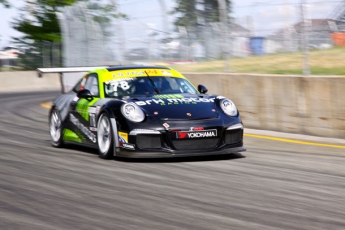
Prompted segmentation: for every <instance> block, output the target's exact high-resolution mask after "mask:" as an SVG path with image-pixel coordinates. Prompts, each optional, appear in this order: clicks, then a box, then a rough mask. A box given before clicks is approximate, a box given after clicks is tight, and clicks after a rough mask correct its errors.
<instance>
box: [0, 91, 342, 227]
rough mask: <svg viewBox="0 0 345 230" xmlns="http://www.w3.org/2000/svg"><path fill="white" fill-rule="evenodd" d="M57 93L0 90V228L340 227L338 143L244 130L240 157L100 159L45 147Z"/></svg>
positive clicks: (75, 150)
mask: <svg viewBox="0 0 345 230" xmlns="http://www.w3.org/2000/svg"><path fill="white" fill-rule="evenodd" d="M56 94H57V92H36V93H21V94H19V95H15V94H0V229H5V230H7V229H11V230H12V229H35V230H40V229H42V230H48V229H126V230H127V229H150V230H152V229H162V230H163V229H164V230H170V229H198V230H199V229H200V230H203V229H205V230H206V229H207V230H208V229H212V230H213V229H221V230H225V229H240V230H243V229H260V230H270V229H272V230H273V229H274V230H277V229H289V230H290V229H306V230H311V229H320V230H331V229H339V230H342V229H345V163H344V160H345V158H344V157H345V151H344V149H335V148H328V147H314V146H304V145H298V144H291V143H283V142H275V141H270V140H263V139H256V138H252V137H245V146H246V147H247V149H248V151H247V152H245V153H243V154H242V155H243V157H241V156H239V155H238V156H227V157H213V158H192V159H190V158H188V159H182V160H162V161H159V160H156V161H153V160H151V161H140V160H137V161H123V160H102V159H100V158H98V156H97V154H96V151H94V150H89V151H87V149H81V148H78V147H72V148H67V149H56V148H53V147H51V146H50V142H49V134H48V125H47V120H48V119H47V114H48V109H46V108H43V107H41V106H40V105H39V103H40V102H43V101H49V100H51V99H53V98H54V96H55V95H56Z"/></svg>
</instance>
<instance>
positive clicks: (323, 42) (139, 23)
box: [42, 0, 345, 74]
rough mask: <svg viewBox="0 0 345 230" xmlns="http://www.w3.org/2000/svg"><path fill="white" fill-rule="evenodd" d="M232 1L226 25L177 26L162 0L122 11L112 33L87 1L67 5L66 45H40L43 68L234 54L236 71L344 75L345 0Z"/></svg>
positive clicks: (232, 61) (218, 57)
mask: <svg viewBox="0 0 345 230" xmlns="http://www.w3.org/2000/svg"><path fill="white" fill-rule="evenodd" d="M144 1H145V0H144ZM159 2H164V1H163V0H160V1H159ZM233 2H234V4H233V8H232V12H231V13H229V16H230V18H231V19H230V21H229V22H228V26H227V29H224V28H225V27H224V26H223V25H224V24H222V23H220V22H211V23H205V21H203V20H198V24H197V25H195V26H194V27H183V26H179V27H175V26H174V25H173V21H174V16H173V15H172V14H169V12H170V11H171V10H172V9H171V8H172V5H171V4H168V5H167V6H165V5H164V7H163V4H161V5H159V4H158V3H156V4H157V7H158V9H160V11H154V12H157V13H152V11H148V12H147V13H146V15H145V10H141V12H144V13H143V14H142V15H139V14H137V13H132V14H131V12H123V13H125V14H127V15H128V16H129V17H128V18H127V19H116V20H114V21H113V22H112V24H111V26H112V27H113V28H114V29H113V31H114V33H113V34H112V35H111V36H104V35H103V30H102V28H101V27H100V26H99V25H98V24H97V23H95V22H94V21H93V20H92V14H91V12H90V11H89V10H88V9H87V8H86V7H85V5H83V4H78V5H76V6H73V7H66V8H65V10H64V11H63V13H61V14H59V19H60V22H61V29H62V32H63V44H62V45H60V44H49V43H44V44H42V66H44V67H50V66H59V65H62V66H96V65H106V64H119V63H133V62H134V63H138V62H140V63H143V62H150V63H157V62H164V63H176V62H177V63H181V62H182V63H186V62H188V63H190V62H192V61H214V60H224V59H229V60H228V62H229V63H230V65H231V71H232V72H269V73H292V74H301V73H305V74H309V73H312V74H328V73H336V74H345V70H344V60H345V59H344V58H345V52H344V51H345V1H344V0H332V1H328V0H327V1H326V0H309V1H304V0H282V1H264V2H262V1H261V3H260V1H248V2H251V3H242V2H241V1H233ZM117 3H118V4H119V6H120V9H121V8H124V7H121V4H122V2H121V1H118V2H117ZM134 3H135V2H133V4H134ZM235 3H236V4H235ZM133 4H132V5H133ZM136 4H139V2H136ZM133 7H135V5H133ZM169 7H170V8H169ZM154 18H155V19H154ZM59 47H62V49H59ZM49 49H50V50H54V52H53V53H52V52H45V51H47V50H49ZM248 60H249V61H248ZM250 60H252V62H253V65H250V64H248V63H250ZM279 66H280V67H281V68H279ZM334 70H338V72H337V71H334Z"/></svg>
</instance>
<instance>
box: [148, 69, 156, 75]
mask: <svg viewBox="0 0 345 230" xmlns="http://www.w3.org/2000/svg"><path fill="white" fill-rule="evenodd" d="M145 72H146V73H147V74H148V75H150V74H158V72H157V70H155V69H148V70H146V71H145Z"/></svg>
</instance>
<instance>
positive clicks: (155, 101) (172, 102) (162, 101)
mask: <svg viewBox="0 0 345 230" xmlns="http://www.w3.org/2000/svg"><path fill="white" fill-rule="evenodd" d="M162 96H164V95H162ZM213 102H214V98H210V99H207V98H168V99H165V98H164V99H162V98H160V99H152V100H146V101H136V102H135V103H136V104H137V105H139V106H145V105H151V104H157V105H180V104H191V105H192V104H197V103H213Z"/></svg>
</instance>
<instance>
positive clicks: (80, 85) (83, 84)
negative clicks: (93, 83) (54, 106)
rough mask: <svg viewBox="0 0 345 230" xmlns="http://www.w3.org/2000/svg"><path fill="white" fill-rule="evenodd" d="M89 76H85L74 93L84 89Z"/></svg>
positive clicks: (76, 86) (75, 87)
mask: <svg viewBox="0 0 345 230" xmlns="http://www.w3.org/2000/svg"><path fill="white" fill-rule="evenodd" d="M86 79H87V76H84V77H83V78H82V79H80V80H79V82H78V83H77V84H76V85H75V86H74V88H73V92H75V93H78V92H79V91H80V90H83V89H84V86H85V82H86Z"/></svg>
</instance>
